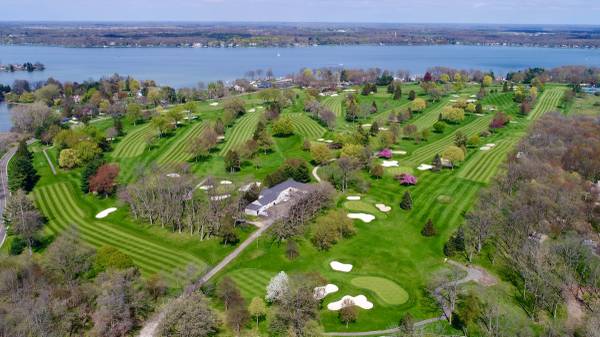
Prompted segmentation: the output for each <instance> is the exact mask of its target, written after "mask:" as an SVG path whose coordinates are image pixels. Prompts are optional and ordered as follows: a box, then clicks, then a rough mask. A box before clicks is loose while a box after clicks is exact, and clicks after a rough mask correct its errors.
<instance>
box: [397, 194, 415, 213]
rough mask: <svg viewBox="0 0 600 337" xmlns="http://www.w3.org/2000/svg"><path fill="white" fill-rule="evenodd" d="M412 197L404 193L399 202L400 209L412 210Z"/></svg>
mask: <svg viewBox="0 0 600 337" xmlns="http://www.w3.org/2000/svg"><path fill="white" fill-rule="evenodd" d="M412 204H413V201H412V197H411V196H410V192H409V191H406V192H404V195H403V196H402V201H401V202H400V208H402V209H405V210H409V209H412Z"/></svg>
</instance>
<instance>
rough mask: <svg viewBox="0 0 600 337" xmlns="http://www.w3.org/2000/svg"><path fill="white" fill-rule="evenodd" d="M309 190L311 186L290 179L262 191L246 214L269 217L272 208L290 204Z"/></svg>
mask: <svg viewBox="0 0 600 337" xmlns="http://www.w3.org/2000/svg"><path fill="white" fill-rule="evenodd" d="M309 189H310V185H309V184H303V183H299V182H297V181H295V180H293V179H288V180H286V181H284V182H282V183H279V184H277V185H275V186H273V187H271V188H268V189H265V190H263V191H261V192H260V195H259V196H258V199H257V200H255V201H253V202H252V203H250V204H249V205H248V206H246V209H245V210H244V212H245V213H246V214H247V215H253V216H269V212H268V210H269V209H270V208H271V207H273V206H275V205H279V204H282V203H285V202H288V201H289V200H290V199H292V198H293V197H294V196H297V195H299V194H300V193H302V194H303V193H306V192H308V190H309Z"/></svg>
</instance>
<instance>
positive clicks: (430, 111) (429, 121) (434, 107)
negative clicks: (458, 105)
mask: <svg viewBox="0 0 600 337" xmlns="http://www.w3.org/2000/svg"><path fill="white" fill-rule="evenodd" d="M430 104H431V103H430ZM449 105H452V104H451V103H449V100H448V99H443V100H442V101H440V102H436V103H433V104H431V105H430V106H429V107H428V108H427V109H426V110H425V111H424V112H422V113H420V114H418V115H417V116H416V118H415V119H414V122H412V123H411V124H413V125H415V126H416V127H417V128H418V129H419V130H424V129H427V128H430V127H432V126H433V124H435V122H437V121H438V118H439V116H440V113H442V110H444V108H445V107H446V106H449Z"/></svg>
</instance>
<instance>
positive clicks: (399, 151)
mask: <svg viewBox="0 0 600 337" xmlns="http://www.w3.org/2000/svg"><path fill="white" fill-rule="evenodd" d="M392 154H400V155H405V154H406V151H401V150H394V151H392Z"/></svg>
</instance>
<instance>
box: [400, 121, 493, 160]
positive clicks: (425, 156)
mask: <svg viewBox="0 0 600 337" xmlns="http://www.w3.org/2000/svg"><path fill="white" fill-rule="evenodd" d="M492 117H493V116H491V115H486V116H483V117H477V118H475V119H474V120H473V121H472V122H470V123H466V124H465V125H464V126H461V127H460V128H458V129H456V130H455V131H454V132H451V133H448V134H447V135H446V136H444V137H443V138H441V139H439V140H437V141H435V142H431V143H427V144H424V145H421V146H420V147H418V148H417V149H416V150H415V151H414V152H413V153H412V154H411V155H410V156H408V158H407V161H409V162H410V163H412V164H413V165H417V166H418V165H419V164H422V163H425V164H429V163H431V160H432V159H433V157H434V156H435V155H436V154H438V153H439V154H441V153H442V152H443V151H444V150H445V149H446V147H448V146H449V145H452V144H453V143H454V138H455V136H456V133H458V132H462V133H463V134H465V135H467V137H470V136H472V135H476V134H479V133H480V132H481V131H483V130H487V129H488V126H489V124H490V122H491V120H492Z"/></svg>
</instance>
